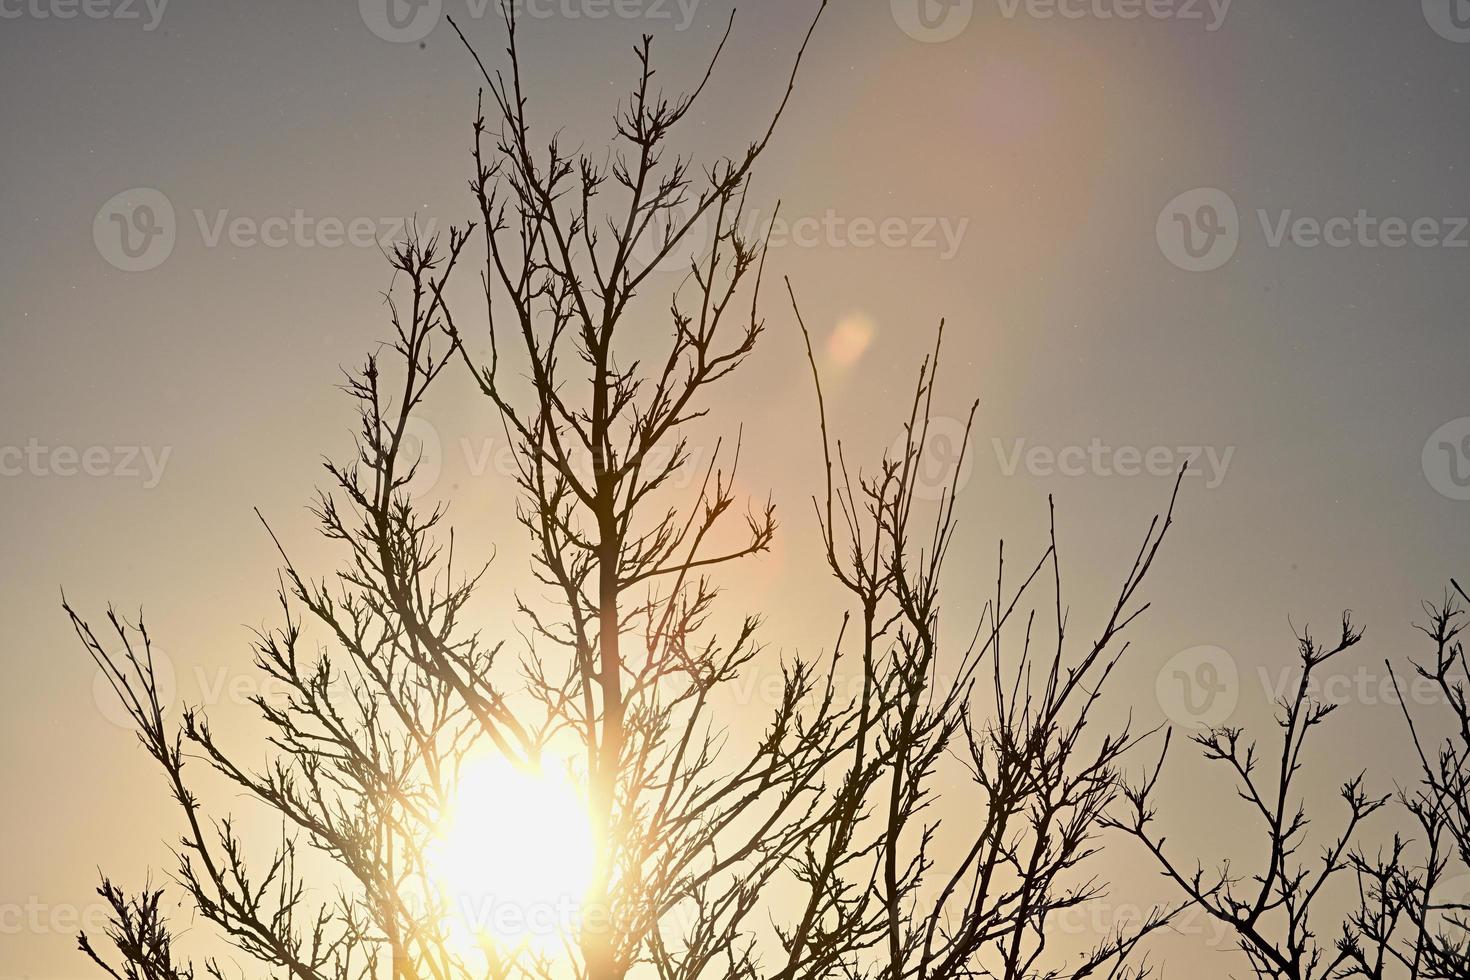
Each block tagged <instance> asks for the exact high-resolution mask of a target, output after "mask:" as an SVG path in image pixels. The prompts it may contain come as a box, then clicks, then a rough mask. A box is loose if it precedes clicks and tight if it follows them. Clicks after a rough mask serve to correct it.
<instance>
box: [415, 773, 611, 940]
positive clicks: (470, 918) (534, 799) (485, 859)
mask: <svg viewBox="0 0 1470 980" xmlns="http://www.w3.org/2000/svg"><path fill="white" fill-rule="evenodd" d="M428 857H429V871H430V874H431V876H432V877H433V879H434V882H435V884H436V885H437V886H438V887H439V889H440V891H441V892H442V894H443V897H444V900H445V903H446V905H447V906H448V917H447V921H446V928H447V929H448V931H449V934H450V939H451V941H453V942H454V943H455V945H457V946H460V947H462V948H464V947H472V946H482V945H485V944H492V945H495V946H498V947H507V946H508V947H519V946H522V945H525V946H528V947H531V948H533V949H535V950H537V951H539V952H546V953H549V952H554V951H555V950H558V949H560V948H561V947H562V946H563V944H564V943H565V942H567V941H571V940H573V939H574V933H575V930H576V923H577V921H578V919H579V917H580V913H581V906H582V903H583V901H584V900H585V898H586V895H587V891H588V889H589V887H590V886H591V883H592V875H593V869H594V866H595V862H596V847H595V838H594V834H593V830H592V822H591V818H590V815H589V813H588V810H587V804H586V801H585V800H584V799H583V797H582V795H581V794H580V793H579V792H578V790H577V788H576V787H575V786H574V785H573V784H572V781H571V780H570V779H569V778H568V777H567V775H566V773H565V772H564V771H563V770H562V769H561V768H560V767H557V766H554V765H547V766H544V767H543V768H541V769H540V770H534V771H532V770H526V769H522V768H519V767H517V766H515V765H513V764H512V763H511V762H509V761H508V760H506V759H505V758H503V757H501V756H499V755H498V754H497V755H493V756H490V755H487V756H483V757H478V758H476V759H474V760H471V761H468V762H466V764H465V766H464V768H463V769H462V770H461V772H460V778H459V783H458V787H457V790H456V793H455V799H454V805H453V807H452V808H451V810H450V812H449V813H448V815H447V816H446V819H445V820H444V822H443V824H442V825H441V826H440V828H439V832H438V833H437V834H436V835H435V840H434V841H433V843H432V844H431V846H430V848H429V854H428Z"/></svg>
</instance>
